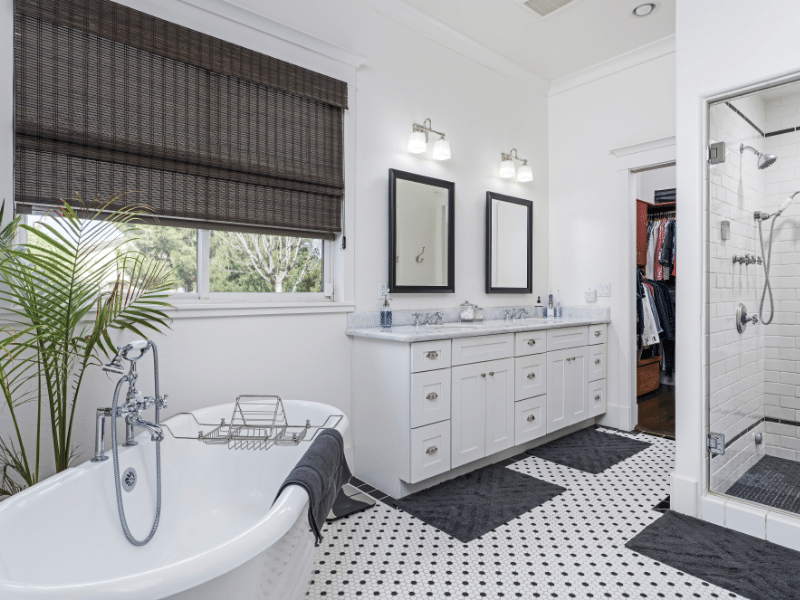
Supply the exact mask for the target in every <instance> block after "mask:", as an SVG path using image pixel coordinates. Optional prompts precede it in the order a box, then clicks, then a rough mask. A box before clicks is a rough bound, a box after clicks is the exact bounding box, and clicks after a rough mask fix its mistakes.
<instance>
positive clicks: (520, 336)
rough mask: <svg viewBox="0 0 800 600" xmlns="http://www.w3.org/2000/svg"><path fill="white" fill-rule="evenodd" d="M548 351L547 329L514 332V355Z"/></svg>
mask: <svg viewBox="0 0 800 600" xmlns="http://www.w3.org/2000/svg"><path fill="white" fill-rule="evenodd" d="M541 352H547V331H523V332H520V333H515V334H514V356H527V355H529V354H540V353H541Z"/></svg>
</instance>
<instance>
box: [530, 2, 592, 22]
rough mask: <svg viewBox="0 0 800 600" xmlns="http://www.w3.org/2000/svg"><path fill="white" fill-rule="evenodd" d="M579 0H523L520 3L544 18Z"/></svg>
mask: <svg viewBox="0 0 800 600" xmlns="http://www.w3.org/2000/svg"><path fill="white" fill-rule="evenodd" d="M579 1H580V0H527V2H523V3H522V4H523V5H524V6H527V7H528V8H530V9H531V10H532V11H533V12H535V13H536V14H537V15H539V16H540V17H541V18H543V19H544V18H546V17H549V16H551V15H552V14H553V13H556V12H558V11H560V10H561V9H563V8H566V7H567V5H569V4H573V3H577V2H579Z"/></svg>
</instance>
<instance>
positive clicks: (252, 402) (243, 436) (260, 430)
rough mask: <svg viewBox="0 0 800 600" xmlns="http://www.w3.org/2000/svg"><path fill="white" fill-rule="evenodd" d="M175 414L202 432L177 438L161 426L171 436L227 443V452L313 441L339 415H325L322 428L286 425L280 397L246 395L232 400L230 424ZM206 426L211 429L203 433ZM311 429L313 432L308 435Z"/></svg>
mask: <svg viewBox="0 0 800 600" xmlns="http://www.w3.org/2000/svg"><path fill="white" fill-rule="evenodd" d="M179 414H182V415H187V416H189V417H191V418H192V419H194V422H195V423H197V425H198V427H200V428H202V429H200V431H198V433H197V435H195V436H181V435H175V433H173V431H172V430H171V429H170V428H169V426H167V425H163V427H164V428H165V429H167V430H168V431H169V432H170V434H172V437H174V438H175V439H182V440H197V441H200V442H203V443H204V444H214V445H216V444H227V446H228V448H229V449H231V450H268V449H269V448H271V447H272V446H297V445H298V444H300V442H310V441H312V440H314V438H316V437H317V435H318V434H319V432H320V431H322V430H323V429H331V428H334V427H336V426H337V425H338V424H339V422H340V421H341V420H342V415H328V418H327V419H325V422H324V423H322V425H312V424H311V421H306V422H305V425H290V424H289V423H288V421H287V420H286V412H285V411H284V409H283V401H282V400H281V398H280V396H272V395H246V394H245V395H242V396H239V397H237V398H236V404H235V405H234V408H233V415H232V416H231V420H230V422H226V421H225V419H222V420H221V421H220V423H219V424H209V423H200V422H199V421H198V420H197V417H195V416H194V415H193V414H192V413H179ZM176 416H177V415H176ZM206 427H210V428H211V429H210V430H206V429H205V428H206ZM312 430H313V433H310V432H311V431H312ZM309 433H310V435H309Z"/></svg>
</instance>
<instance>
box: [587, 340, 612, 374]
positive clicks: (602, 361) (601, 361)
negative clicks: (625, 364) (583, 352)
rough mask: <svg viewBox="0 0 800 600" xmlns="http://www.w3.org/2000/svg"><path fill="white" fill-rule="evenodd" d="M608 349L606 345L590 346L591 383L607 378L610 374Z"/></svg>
mask: <svg viewBox="0 0 800 600" xmlns="http://www.w3.org/2000/svg"><path fill="white" fill-rule="evenodd" d="M606 348H607V346H606V345H605V344H599V345H597V346H589V381H597V380H598V379H605V378H606V373H608V366H607V362H608V361H607V354H608V353H607V352H606Z"/></svg>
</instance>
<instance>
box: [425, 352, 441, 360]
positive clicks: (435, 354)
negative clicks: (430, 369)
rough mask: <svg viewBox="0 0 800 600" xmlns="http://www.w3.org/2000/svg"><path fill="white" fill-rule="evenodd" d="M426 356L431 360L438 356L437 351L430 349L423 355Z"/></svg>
mask: <svg viewBox="0 0 800 600" xmlns="http://www.w3.org/2000/svg"><path fill="white" fill-rule="evenodd" d="M425 357H426V358H430V359H431V360H432V359H434V358H439V353H438V352H437V351H436V350H431V351H430V352H428V353H427V354H426V355H425Z"/></svg>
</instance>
